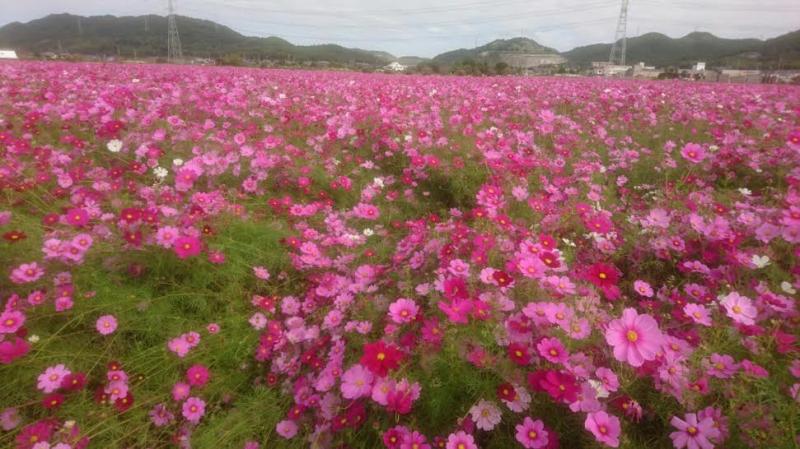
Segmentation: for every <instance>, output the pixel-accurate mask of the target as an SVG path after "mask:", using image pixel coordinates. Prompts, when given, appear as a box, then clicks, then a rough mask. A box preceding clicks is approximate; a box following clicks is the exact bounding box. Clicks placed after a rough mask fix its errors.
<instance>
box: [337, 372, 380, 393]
mask: <svg viewBox="0 0 800 449" xmlns="http://www.w3.org/2000/svg"><path fill="white" fill-rule="evenodd" d="M373 380H374V376H373V375H372V372H371V371H369V370H368V369H366V368H364V366H362V365H360V364H355V365H353V366H351V367H350V369H348V370H347V371H345V372H344V374H343V375H342V387H341V388H342V397H344V398H345V399H358V398H360V397H362V396H368V395H369V394H370V393H371V392H372V381H373Z"/></svg>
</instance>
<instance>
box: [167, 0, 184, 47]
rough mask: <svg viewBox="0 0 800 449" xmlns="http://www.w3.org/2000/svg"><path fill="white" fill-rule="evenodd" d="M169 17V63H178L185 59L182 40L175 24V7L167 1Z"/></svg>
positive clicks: (170, 0) (170, 1)
mask: <svg viewBox="0 0 800 449" xmlns="http://www.w3.org/2000/svg"><path fill="white" fill-rule="evenodd" d="M167 1H168V4H167V8H168V9H169V17H168V18H167V61H169V62H178V61H180V60H181V59H183V52H182V51H181V38H180V36H178V25H177V24H176V23H175V6H174V5H173V4H172V0H167Z"/></svg>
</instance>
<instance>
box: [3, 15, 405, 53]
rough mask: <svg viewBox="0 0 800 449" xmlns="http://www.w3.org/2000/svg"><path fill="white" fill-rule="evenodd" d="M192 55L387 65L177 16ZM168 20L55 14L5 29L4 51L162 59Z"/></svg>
mask: <svg viewBox="0 0 800 449" xmlns="http://www.w3.org/2000/svg"><path fill="white" fill-rule="evenodd" d="M176 22H177V25H178V31H179V33H180V39H181V44H182V49H183V53H184V55H186V56H196V57H208V58H219V57H222V56H226V55H231V54H236V55H240V56H242V57H245V58H250V59H277V60H295V61H328V62H333V63H366V64H373V65H381V64H384V63H385V62H386V59H387V57H390V58H389V59H390V60H393V59H394V57H393V56H392V55H389V54H388V53H384V52H380V53H378V52H371V51H367V50H359V49H351V48H345V47H342V46H340V45H334V44H327V45H307V46H302V45H293V44H291V43H290V42H288V41H285V40H283V39H281V38H278V37H266V38H261V37H248V36H243V35H242V34H239V33H237V32H236V31H234V30H232V29H230V28H228V27H226V26H223V25H220V24H218V23H215V22H212V21H209V20H201V19H194V18H191V17H184V16H176ZM166 36H167V18H166V17H163V16H157V15H148V16H137V17H131V16H128V17H115V16H93V17H81V16H75V15H71V14H51V15H49V16H46V17H44V18H41V19H37V20H32V21H30V22H28V23H19V22H14V23H10V24H8V25H6V26H3V27H2V28H0V47H10V48H14V49H16V50H18V51H23V52H28V53H43V52H48V51H50V52H57V51H64V52H69V53H75V54H86V55H120V56H122V57H127V58H132V57H162V56H165V55H166V53H167V42H166V41H167V39H166Z"/></svg>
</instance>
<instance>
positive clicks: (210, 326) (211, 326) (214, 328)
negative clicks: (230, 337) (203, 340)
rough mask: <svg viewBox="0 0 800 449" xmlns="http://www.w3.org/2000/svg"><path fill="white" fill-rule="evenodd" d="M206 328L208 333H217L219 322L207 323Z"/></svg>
mask: <svg viewBox="0 0 800 449" xmlns="http://www.w3.org/2000/svg"><path fill="white" fill-rule="evenodd" d="M206 330H207V331H208V333H209V334H212V335H213V334H218V333H219V324H217V323H208V325H207V326H206Z"/></svg>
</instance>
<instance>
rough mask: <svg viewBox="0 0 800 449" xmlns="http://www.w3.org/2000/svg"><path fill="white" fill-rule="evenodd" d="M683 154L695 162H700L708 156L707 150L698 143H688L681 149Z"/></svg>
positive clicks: (688, 159) (685, 157)
mask: <svg viewBox="0 0 800 449" xmlns="http://www.w3.org/2000/svg"><path fill="white" fill-rule="evenodd" d="M681 156H683V158H684V159H686V160H687V161H689V162H691V163H693V164H699V163H700V162H703V159H705V158H706V150H705V149H704V148H703V147H702V146H700V145H698V144H696V143H687V144H686V145H684V146H683V148H682V149H681Z"/></svg>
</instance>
